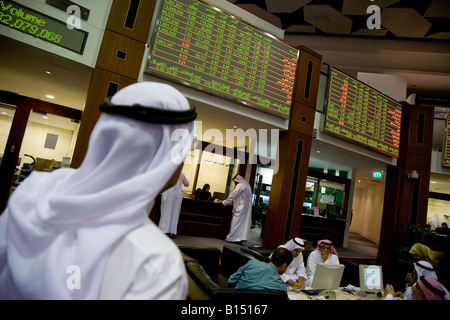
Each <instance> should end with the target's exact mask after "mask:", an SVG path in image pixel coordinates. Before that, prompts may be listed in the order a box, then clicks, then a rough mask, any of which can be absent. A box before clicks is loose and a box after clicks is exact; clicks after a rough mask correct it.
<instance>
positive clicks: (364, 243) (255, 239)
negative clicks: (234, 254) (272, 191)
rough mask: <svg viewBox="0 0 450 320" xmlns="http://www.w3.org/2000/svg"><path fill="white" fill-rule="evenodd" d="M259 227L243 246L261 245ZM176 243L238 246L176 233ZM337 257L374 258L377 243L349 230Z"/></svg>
mask: <svg viewBox="0 0 450 320" xmlns="http://www.w3.org/2000/svg"><path fill="white" fill-rule="evenodd" d="M260 233H261V229H260V228H258V227H255V228H253V229H252V230H251V234H250V239H249V240H248V241H244V242H243V245H244V246H261V243H262V239H260V237H259V236H260ZM173 241H174V242H175V243H176V244H177V245H193V246H208V247H216V248H218V249H220V250H221V251H222V250H223V247H224V246H239V245H238V244H231V243H228V242H226V241H225V240H223V239H215V238H205V237H192V236H183V235H177V237H176V238H175V239H174V240H173ZM336 250H337V252H338V255H339V257H343V258H344V257H345V258H372V259H376V257H377V252H378V245H377V244H376V243H373V242H372V241H370V240H368V239H366V238H364V237H362V236H360V235H359V234H357V233H353V232H350V234H349V237H348V244H347V247H346V248H344V247H337V248H336Z"/></svg>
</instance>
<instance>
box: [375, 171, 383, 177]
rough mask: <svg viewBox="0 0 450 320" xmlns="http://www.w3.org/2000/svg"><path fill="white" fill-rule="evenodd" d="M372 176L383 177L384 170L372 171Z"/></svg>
mask: <svg viewBox="0 0 450 320" xmlns="http://www.w3.org/2000/svg"><path fill="white" fill-rule="evenodd" d="M372 177H374V178H375V179H382V178H383V172H375V171H374V172H372Z"/></svg>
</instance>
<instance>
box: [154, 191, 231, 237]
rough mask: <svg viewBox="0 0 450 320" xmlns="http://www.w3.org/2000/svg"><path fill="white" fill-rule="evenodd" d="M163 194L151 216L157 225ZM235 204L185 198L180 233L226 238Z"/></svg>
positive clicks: (179, 222) (156, 200) (159, 197)
mask: <svg viewBox="0 0 450 320" xmlns="http://www.w3.org/2000/svg"><path fill="white" fill-rule="evenodd" d="M160 206H161V195H159V196H158V197H157V198H156V199H155V205H154V206H153V209H152V211H151V212H150V214H149V216H150V218H151V219H152V220H153V222H154V223H156V225H158V223H159V218H160V217H161V211H160ZM232 210H233V206H224V205H223V204H221V203H215V202H211V201H204V200H195V199H193V198H183V202H182V203H181V211H180V218H179V221H178V234H179V235H185V236H195V237H209V238H219V239H225V237H226V236H227V234H228V233H229V232H230V225H231V218H232Z"/></svg>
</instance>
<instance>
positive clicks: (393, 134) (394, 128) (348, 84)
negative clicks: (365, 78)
mask: <svg viewBox="0 0 450 320" xmlns="http://www.w3.org/2000/svg"><path fill="white" fill-rule="evenodd" d="M328 90H329V92H328V105H327V111H326V118H325V125H324V131H325V132H326V133H329V134H331V135H334V136H337V137H339V138H343V139H345V140H349V141H350V142H354V143H357V144H361V145H363V146H365V147H368V148H370V149H373V150H375V151H377V152H381V153H384V154H386V155H388V156H391V157H394V158H398V155H399V146H400V126H401V115H402V106H401V104H400V103H399V102H397V101H395V100H394V99H392V98H390V97H388V96H386V95H385V94H383V93H381V92H379V91H377V90H375V89H373V88H372V87H370V86H368V85H366V84H365V83H363V82H361V81H359V80H356V79H354V78H352V77H350V76H348V75H347V74H345V73H343V72H341V71H340V70H338V69H336V68H331V69H330V77H329V87H328Z"/></svg>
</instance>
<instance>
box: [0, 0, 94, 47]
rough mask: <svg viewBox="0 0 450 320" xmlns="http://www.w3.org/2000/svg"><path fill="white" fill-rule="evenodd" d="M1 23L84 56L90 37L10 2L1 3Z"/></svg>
mask: <svg viewBox="0 0 450 320" xmlns="http://www.w3.org/2000/svg"><path fill="white" fill-rule="evenodd" d="M0 23H1V24H2V25H4V26H7V27H9V28H12V29H14V30H17V31H19V32H22V33H25V34H27V35H30V36H32V37H35V38H38V39H41V40H44V41H47V42H50V43H52V44H55V45H57V46H60V47H63V48H65V49H68V50H70V51H73V52H76V53H78V54H83V51H84V46H85V44H86V40H87V37H88V33H87V32H86V31H83V30H80V29H73V28H72V29H70V28H69V27H68V26H67V23H66V22H65V21H59V20H56V19H54V18H52V17H50V16H47V15H45V14H43V13H40V12H38V11H36V10H33V9H30V8H28V7H25V6H23V5H21V4H19V3H16V2H14V1H8V0H2V1H0Z"/></svg>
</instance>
